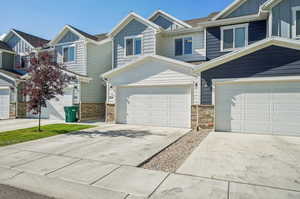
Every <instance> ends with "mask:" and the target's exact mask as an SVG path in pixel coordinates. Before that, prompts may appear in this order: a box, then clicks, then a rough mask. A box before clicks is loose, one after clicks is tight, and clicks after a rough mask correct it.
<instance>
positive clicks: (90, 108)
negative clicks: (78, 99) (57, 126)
mask: <svg viewBox="0 0 300 199" xmlns="http://www.w3.org/2000/svg"><path fill="white" fill-rule="evenodd" d="M104 117H105V104H104V103H80V110H79V120H80V121H88V120H101V119H104Z"/></svg>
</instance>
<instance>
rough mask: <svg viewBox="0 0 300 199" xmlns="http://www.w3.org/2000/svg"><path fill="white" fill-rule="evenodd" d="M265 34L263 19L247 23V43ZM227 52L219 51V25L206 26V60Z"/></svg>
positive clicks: (259, 38) (265, 26) (251, 42)
mask: <svg viewBox="0 0 300 199" xmlns="http://www.w3.org/2000/svg"><path fill="white" fill-rule="evenodd" d="M266 36H267V23H266V21H265V20H262V21H254V22H250V23H249V34H248V44H253V43H255V42H257V41H259V40H262V39H265V38H266ZM227 53H228V52H221V26H218V27H212V28H207V30H206V55H207V59H208V60H212V59H215V58H217V57H220V56H222V55H225V54H227Z"/></svg>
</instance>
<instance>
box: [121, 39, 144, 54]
mask: <svg viewBox="0 0 300 199" xmlns="http://www.w3.org/2000/svg"><path fill="white" fill-rule="evenodd" d="M141 54H142V37H141V36H136V37H126V38H125V55H126V56H134V55H141Z"/></svg>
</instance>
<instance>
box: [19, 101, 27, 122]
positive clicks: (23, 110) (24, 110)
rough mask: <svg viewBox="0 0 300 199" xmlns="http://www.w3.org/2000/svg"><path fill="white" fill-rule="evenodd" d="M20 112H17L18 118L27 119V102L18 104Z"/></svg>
mask: <svg viewBox="0 0 300 199" xmlns="http://www.w3.org/2000/svg"><path fill="white" fill-rule="evenodd" d="M17 107H18V111H17V114H18V115H17V118H26V117H27V115H26V113H27V107H26V102H18V106H17Z"/></svg>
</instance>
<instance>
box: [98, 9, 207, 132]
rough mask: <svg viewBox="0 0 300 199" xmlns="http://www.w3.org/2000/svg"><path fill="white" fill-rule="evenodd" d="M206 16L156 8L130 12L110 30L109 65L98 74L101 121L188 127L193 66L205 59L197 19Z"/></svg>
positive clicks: (195, 85) (194, 92) (194, 91)
mask: <svg viewBox="0 0 300 199" xmlns="http://www.w3.org/2000/svg"><path fill="white" fill-rule="evenodd" d="M212 16H213V15H212ZM212 16H210V17H212ZM210 17H206V18H203V19H193V20H188V21H182V20H179V19H177V18H175V17H174V16H171V15H169V14H167V13H165V12H163V11H161V10H158V11H156V12H155V13H153V14H152V15H151V16H150V17H149V18H148V19H146V18H143V17H141V16H139V15H138V14H136V13H130V14H129V15H128V16H127V17H125V18H124V19H123V20H122V21H121V22H120V23H119V24H118V25H117V26H116V27H115V28H114V29H113V30H112V31H111V32H110V34H109V36H110V37H111V38H112V41H113V65H112V70H111V71H110V72H108V73H105V74H104V75H103V77H104V79H105V80H106V81H107V84H108V86H107V88H108V90H107V95H108V97H107V111H106V114H107V115H106V119H107V121H114V122H117V123H126V124H139V125H154V126H169V127H186V128H190V127H191V109H192V106H193V105H194V104H199V99H200V96H199V94H200V93H199V92H200V89H199V85H200V79H199V76H197V74H193V67H194V66H195V65H194V64H199V63H201V62H203V61H205V60H206V51H205V43H204V41H205V34H204V33H205V32H204V29H203V28H202V27H200V26H198V25H197V23H199V22H201V21H206V20H208V19H209V18H210Z"/></svg>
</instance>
